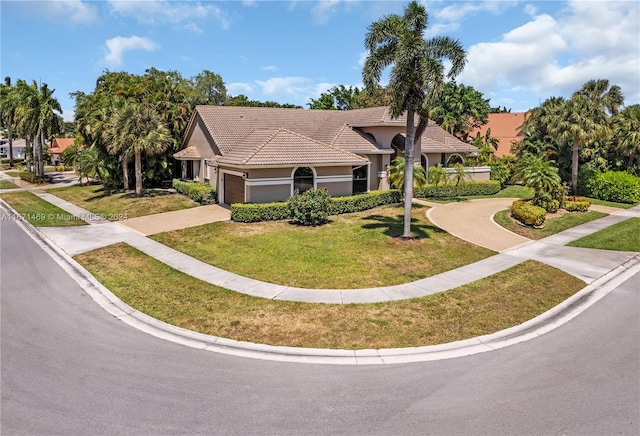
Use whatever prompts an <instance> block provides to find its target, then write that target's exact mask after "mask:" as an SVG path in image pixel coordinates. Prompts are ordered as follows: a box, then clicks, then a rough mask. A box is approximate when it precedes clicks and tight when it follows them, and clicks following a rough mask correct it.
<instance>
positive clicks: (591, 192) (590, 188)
mask: <svg viewBox="0 0 640 436" xmlns="http://www.w3.org/2000/svg"><path fill="white" fill-rule="evenodd" d="M584 188H585V195H588V196H589V197H593V198H597V199H599V200H606V201H614V202H617V203H629V204H634V203H638V202H640V177H637V176H634V175H633V174H629V173H627V172H626V171H607V172H606V173H596V174H595V175H594V176H593V177H590V178H589V179H588V180H586V181H585V187H584Z"/></svg>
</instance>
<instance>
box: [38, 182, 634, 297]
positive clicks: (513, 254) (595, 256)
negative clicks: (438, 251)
mask: <svg viewBox="0 0 640 436" xmlns="http://www.w3.org/2000/svg"><path fill="white" fill-rule="evenodd" d="M37 195H38V196H40V197H41V198H43V199H45V200H47V201H49V202H51V203H53V204H55V205H57V206H58V207H60V208H61V209H64V210H66V211H68V212H70V213H72V214H74V215H76V216H78V217H80V218H82V219H85V220H86V221H87V222H89V224H90V225H89V226H80V227H41V228H38V230H39V231H40V232H41V233H42V234H44V235H45V236H46V237H47V238H48V239H49V240H50V241H51V242H52V243H53V244H55V245H56V246H57V247H59V248H60V249H62V250H63V251H65V252H66V253H67V254H69V255H71V256H73V255H76V254H79V253H82V252H85V251H89V250H94V249H96V248H100V247H103V246H107V245H111V244H114V243H118V242H126V243H127V244H129V245H131V246H133V247H136V248H137V249H139V250H141V251H142V252H144V253H145V254H147V255H149V256H152V257H154V258H156V259H158V260H160V261H161V262H163V263H165V264H167V265H169V266H171V267H173V268H175V269H177V270H179V271H182V272H184V273H186V274H189V275H191V276H193V277H196V278H198V279H200V280H203V281H206V282H208V283H211V284H214V285H217V286H221V287H224V288H227V289H231V290H233V291H236V292H241V293H245V294H249V295H253V296H258V297H263V298H270V299H277V300H289V301H303V302H315V303H338V304H347V303H365V302H366V303H371V302H382V301H391V300H401V299H407V298H415V297H422V296H425V295H429V294H433V293H437V292H442V291H446V290H449V289H453V288H456V287H458V286H462V285H464V284H467V283H470V282H473V281H475V280H479V279H481V278H483V277H486V276H489V275H492V274H495V273H498V272H500V271H503V270H505V269H507V268H509V267H511V266H514V265H517V264H518V263H521V262H523V261H524V260H527V259H535V260H538V261H541V262H543V263H547V264H549V265H552V266H556V267H558V268H560V269H562V270H564V271H566V272H567V273H569V274H572V275H574V276H576V277H579V278H580V279H582V280H584V281H585V282H587V283H592V282H593V281H594V280H596V279H597V278H598V277H601V276H602V275H604V274H606V273H607V272H608V271H611V270H613V269H615V268H616V267H618V266H619V265H622V264H624V263H626V262H629V261H632V260H633V259H637V258H638V257H639V255H638V253H627V252H615V251H607V250H589V249H581V248H573V247H566V246H565V244H566V243H567V242H570V241H572V240H575V239H579V238H580V237H582V236H584V235H586V234H589V233H592V232H594V231H597V230H600V229H602V228H605V227H607V226H609V225H613V224H615V223H617V222H620V221H623V220H625V219H628V218H631V217H637V216H640V206H636V207H634V208H632V209H628V210H623V211H619V212H616V213H614V214H612V215H610V216H607V217H604V218H601V219H599V220H596V221H592V222H589V223H586V224H583V225H581V226H578V227H575V228H573V229H569V230H567V231H565V232H562V233H559V234H557V235H554V236H552V237H549V238H545V239H542V240H540V241H535V242H533V241H529V240H526V241H527V242H526V243H525V244H524V245H523V244H522V243H521V242H520V241H515V240H514V244H515V243H516V242H517V243H518V244H517V245H514V246H512V247H511V249H507V250H504V251H503V252H502V253H500V254H497V255H495V256H492V257H489V258H487V259H484V260H482V261H480V262H476V263H473V264H471V265H467V266H464V267H461V268H457V269H455V270H452V271H448V272H445V273H442V274H438V275H436V276H432V277H428V278H425V279H422V280H418V281H415V282H412V283H406V284H403V285H396V286H389V287H377V288H365V289H348V290H336V289H329V290H327V289H322V290H321V289H303V288H293V287H288V286H284V285H277V284H272V283H265V282H260V281H258V280H254V279H250V278H247V277H242V276H239V275H237V274H233V273H230V272H228V271H224V270H221V269H219V268H216V267H214V266H212V265H208V264H206V263H204V262H201V261H199V260H197V259H194V258H192V257H190V256H187V255H185V254H183V253H181V252H179V251H177V250H174V249H172V248H169V247H167V246H165V245H162V244H160V243H158V242H156V241H153V240H151V239H149V238H147V237H145V236H144V235H143V234H141V233H140V232H138V231H136V230H134V229H133V228H130V227H127V226H125V225H122V224H121V223H112V222H109V221H105V220H103V219H102V218H100V217H96V216H95V215H94V214H91V213H90V212H88V211H86V210H84V209H82V208H80V207H78V206H75V205H73V204H71V203H69V202H67V201H65V200H62V199H60V198H58V197H55V196H53V195H51V194H46V193H39V194H37ZM493 200H501V201H500V202H496V201H493ZM479 201H480V202H482V201H484V200H479ZM487 201H488V202H489V203H488V205H486V206H485V205H482V204H481V203H478V200H474V201H473V202H463V203H456V204H467V208H469V207H472V208H473V209H474V210H476V211H478V210H483V211H484V212H483V213H484V215H482V214H481V213H479V212H477V216H476V217H474V218H473V219H470V220H469V221H473V222H474V223H475V224H476V225H477V226H478V227H479V228H483V227H482V226H485V227H484V228H487V229H493V228H494V227H495V228H497V225H496V224H495V223H491V224H490V226H487V224H486V221H489V217H488V216H487V215H486V214H487V213H489V212H490V211H491V210H494V209H496V208H500V207H503V203H504V202H508V201H509V200H504V199H490V200H487ZM468 203H470V204H471V206H469V204H468ZM509 204H510V203H509ZM433 205H434V206H435V207H434V208H433V209H430V210H431V214H432V215H433V213H434V212H435V211H436V210H437V209H439V208H441V207H442V206H448V205H440V204H435V203H434V204H433ZM442 209H443V210H445V211H448V212H449V216H448V218H447V214H440V215H438V216H439V217H440V219H441V221H442V220H444V221H445V222H447V223H455V222H458V221H460V220H459V218H460V215H463V214H464V213H465V211H464V209H461V208H460V207H456V208H454V207H442ZM454 215H455V216H454ZM92 217H94V218H95V219H93V218H92ZM87 218H88V219H87ZM500 229H501V228H500ZM445 230H446V228H445ZM493 230H494V231H495V230H496V229H493ZM508 233H509V234H511V233H510V232H508ZM494 238H495V233H494ZM523 239H524V238H523Z"/></svg>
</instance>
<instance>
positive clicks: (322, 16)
mask: <svg viewBox="0 0 640 436" xmlns="http://www.w3.org/2000/svg"><path fill="white" fill-rule="evenodd" d="M339 4H340V0H320V1H318V2H317V4H316V5H315V6H314V7H313V9H312V10H311V13H312V15H313V18H314V19H315V21H316V23H317V24H320V25H324V24H327V23H328V22H329V18H331V15H333V14H335V13H336V7H337V6H338V5H339Z"/></svg>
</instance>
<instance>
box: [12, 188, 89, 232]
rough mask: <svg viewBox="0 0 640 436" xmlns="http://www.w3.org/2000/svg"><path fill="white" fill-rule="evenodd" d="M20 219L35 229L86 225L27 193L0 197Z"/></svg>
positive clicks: (13, 193) (19, 192)
mask: <svg viewBox="0 0 640 436" xmlns="http://www.w3.org/2000/svg"><path fill="white" fill-rule="evenodd" d="M0 197H1V198H2V199H3V200H4V201H6V202H7V203H8V204H9V205H11V207H13V208H14V209H15V211H16V212H17V213H18V214H19V215H20V217H21V218H22V219H24V220H26V221H29V222H30V223H31V224H32V225H34V226H36V227H67V226H83V225H87V223H86V222H85V221H83V220H81V219H80V218H78V217H76V216H75V215H72V214H70V213H69V212H66V211H64V210H62V209H60V208H59V207H58V206H54V205H53V204H51V203H49V202H48V201H45V200H43V199H42V198H40V197H38V196H37V195H35V194H33V193H31V192H29V191H18V192H8V193H5V194H2V195H0Z"/></svg>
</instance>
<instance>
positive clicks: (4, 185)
mask: <svg viewBox="0 0 640 436" xmlns="http://www.w3.org/2000/svg"><path fill="white" fill-rule="evenodd" d="M19 187H20V186H18V185H16V184H15V183H13V182H10V181H9V180H0V189H16V188H19Z"/></svg>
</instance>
